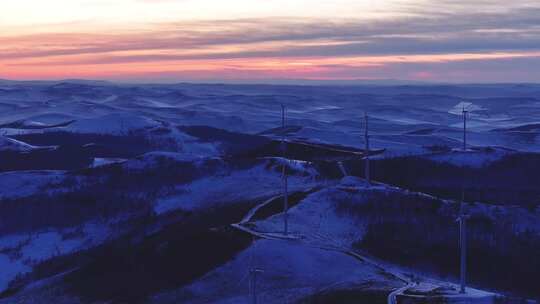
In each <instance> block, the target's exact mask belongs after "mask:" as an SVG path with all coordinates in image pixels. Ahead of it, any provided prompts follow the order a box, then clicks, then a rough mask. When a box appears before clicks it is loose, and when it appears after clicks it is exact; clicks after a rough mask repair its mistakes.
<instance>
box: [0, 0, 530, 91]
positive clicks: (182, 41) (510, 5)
mask: <svg viewBox="0 0 540 304" xmlns="http://www.w3.org/2000/svg"><path fill="white" fill-rule="evenodd" d="M0 78H4V79H16V80H53V79H74V78H77V79H104V80H115V81H128V82H129V81H146V82H177V81H196V82H204V81H212V82H214V81H223V82H228V81H231V82H242V81H244V82H247V81H249V82H253V81H258V82H265V81H275V80H298V79H307V80H333V81H340V80H368V79H399V80H412V81H428V82H429V81H433V82H539V81H540V1H538V0H514V1H509V0H469V1H462V0H3V1H2V3H1V4H0Z"/></svg>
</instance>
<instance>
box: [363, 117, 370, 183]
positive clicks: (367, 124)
mask: <svg viewBox="0 0 540 304" xmlns="http://www.w3.org/2000/svg"><path fill="white" fill-rule="evenodd" d="M364 118H365V121H366V128H365V134H364V137H365V140H364V141H365V144H366V146H365V149H364V154H365V156H364V160H365V167H364V170H365V171H364V176H365V179H366V183H367V186H368V187H369V186H371V177H370V175H369V173H370V172H369V171H370V169H369V117H368V115H367V112H364Z"/></svg>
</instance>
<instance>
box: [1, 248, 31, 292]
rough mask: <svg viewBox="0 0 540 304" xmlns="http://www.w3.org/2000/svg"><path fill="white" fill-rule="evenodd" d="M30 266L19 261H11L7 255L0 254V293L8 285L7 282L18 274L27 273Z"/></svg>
mask: <svg viewBox="0 0 540 304" xmlns="http://www.w3.org/2000/svg"><path fill="white" fill-rule="evenodd" d="M30 270H31V268H30V267H28V266H26V265H25V264H23V263H22V262H21V261H13V260H12V259H10V258H9V256H7V255H5V254H0V293H1V292H2V291H4V290H6V288H7V287H8V285H9V283H10V282H11V281H12V280H13V279H15V278H16V277H17V276H18V275H20V274H24V273H27V272H29V271H30Z"/></svg>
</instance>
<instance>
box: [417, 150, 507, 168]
mask: <svg viewBox="0 0 540 304" xmlns="http://www.w3.org/2000/svg"><path fill="white" fill-rule="evenodd" d="M508 154H510V153H509V152H507V151H501V150H496V151H493V152H481V151H453V152H450V153H440V154H433V155H429V156H426V158H427V159H430V160H433V161H436V162H439V163H448V164H452V165H455V166H464V167H470V168H482V167H485V166H487V165H489V164H490V163H493V162H495V161H498V160H500V159H502V158H503V157H504V156H506V155H508Z"/></svg>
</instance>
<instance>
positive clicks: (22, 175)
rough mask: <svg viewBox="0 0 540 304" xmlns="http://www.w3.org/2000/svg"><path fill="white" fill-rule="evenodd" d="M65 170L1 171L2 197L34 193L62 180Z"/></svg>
mask: <svg viewBox="0 0 540 304" xmlns="http://www.w3.org/2000/svg"><path fill="white" fill-rule="evenodd" d="M63 175H64V171H17V172H4V173H0V185H2V191H1V192H0V199H14V198H20V197H24V196H29V195H32V194H34V193H36V192H38V191H40V190H42V189H43V188H44V187H46V186H47V185H49V184H52V183H55V182H58V181H60V180H61V179H62V178H63Z"/></svg>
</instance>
